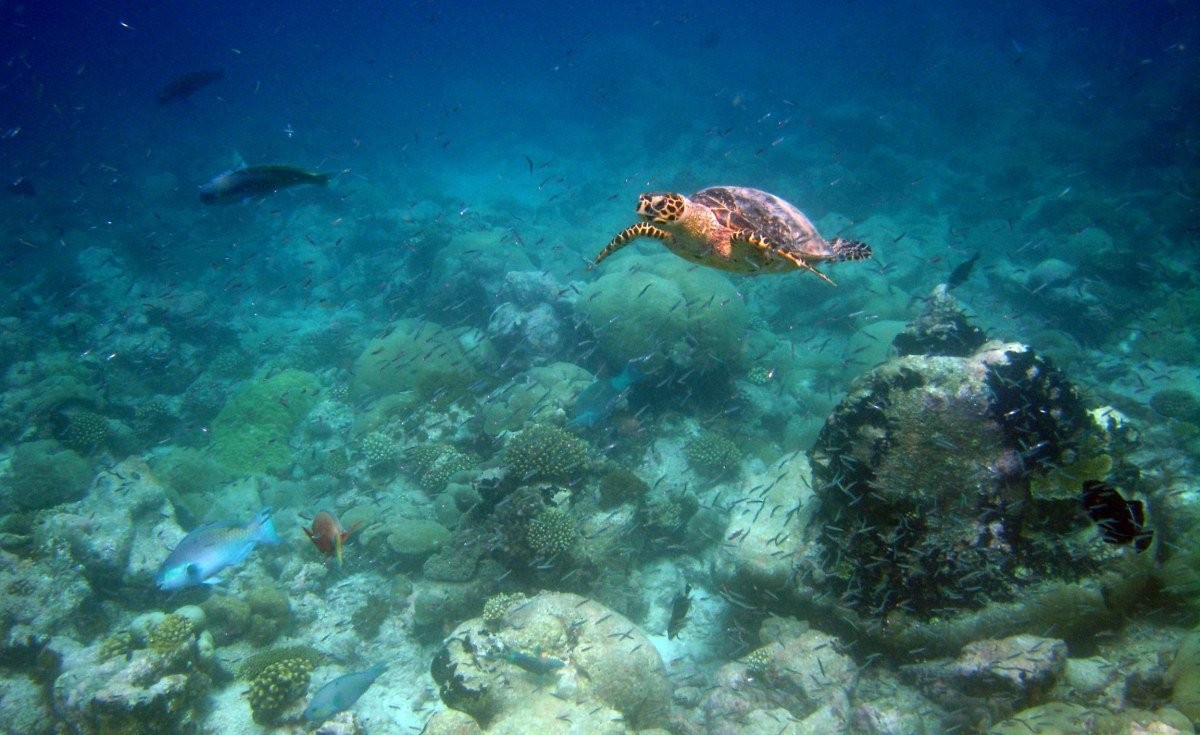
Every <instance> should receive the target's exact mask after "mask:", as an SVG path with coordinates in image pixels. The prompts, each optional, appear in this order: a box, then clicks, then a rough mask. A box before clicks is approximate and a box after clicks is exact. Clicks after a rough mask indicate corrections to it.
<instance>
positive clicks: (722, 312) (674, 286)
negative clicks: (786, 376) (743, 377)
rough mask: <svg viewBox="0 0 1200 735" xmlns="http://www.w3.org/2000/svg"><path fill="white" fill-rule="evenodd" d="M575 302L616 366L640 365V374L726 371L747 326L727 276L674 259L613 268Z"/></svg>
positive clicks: (733, 362)
mask: <svg viewBox="0 0 1200 735" xmlns="http://www.w3.org/2000/svg"><path fill="white" fill-rule="evenodd" d="M577 304H578V306H577V308H578V309H579V311H580V312H581V313H582V314H583V316H584V318H585V319H586V321H587V323H588V325H589V326H590V327H591V328H592V331H593V332H594V333H595V335H596V342H597V343H598V344H599V345H600V349H601V350H602V351H603V352H604V353H605V355H606V356H607V357H608V358H609V359H610V360H611V361H612V362H613V364H617V365H623V364H625V363H627V362H629V361H630V360H634V359H637V360H639V361H640V362H641V365H642V366H643V367H644V369H645V372H654V371H656V370H659V369H661V368H663V367H667V366H674V367H676V368H679V369H682V370H687V369H692V368H695V369H697V370H701V371H727V370H731V369H734V368H735V367H736V366H737V364H738V363H739V362H740V361H741V351H742V342H741V338H742V335H743V333H744V332H745V330H746V326H747V324H748V323H749V315H748V313H747V310H746V305H745V304H744V303H743V302H742V297H741V295H739V294H738V292H737V289H736V288H734V286H733V284H732V283H731V282H730V280H729V279H728V278H726V277H725V276H723V275H721V274H718V273H715V272H712V271H709V270H704V269H696V268H695V267H694V266H689V265H688V264H687V263H686V262H683V261H680V260H679V259H678V258H676V257H674V256H660V257H654V258H645V259H638V260H637V261H636V262H634V263H631V264H629V265H627V266H626V267H624V268H620V269H613V270H612V271H610V272H608V273H606V274H604V275H603V276H601V277H600V278H598V279H596V280H595V281H593V282H592V283H590V284H589V285H588V286H586V287H585V288H584V289H583V292H582V293H581V294H580V296H579V301H578V302H577Z"/></svg>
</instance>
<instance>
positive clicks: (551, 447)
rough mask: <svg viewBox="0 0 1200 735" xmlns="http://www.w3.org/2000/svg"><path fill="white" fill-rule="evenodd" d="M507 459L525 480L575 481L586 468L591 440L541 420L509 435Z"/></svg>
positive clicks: (510, 468) (519, 478)
mask: <svg viewBox="0 0 1200 735" xmlns="http://www.w3.org/2000/svg"><path fill="white" fill-rule="evenodd" d="M504 461H505V464H506V466H507V467H508V471H509V474H510V475H511V476H512V477H514V478H516V479H517V481H518V482H521V483H528V482H532V481H535V480H545V481H549V482H571V481H573V480H575V479H577V478H578V475H579V474H580V473H581V472H583V471H584V470H585V469H586V467H587V465H588V463H589V461H590V453H589V450H588V445H587V442H585V441H584V440H582V439H580V438H579V437H577V436H575V435H574V434H572V433H571V432H569V431H567V430H566V429H562V428H559V427H557V426H552V425H550V424H537V425H534V426H531V427H529V428H528V429H525V430H524V431H522V432H520V433H519V434H517V435H515V436H513V437H512V438H511V439H509V441H508V445H507V446H506V447H505V457H504Z"/></svg>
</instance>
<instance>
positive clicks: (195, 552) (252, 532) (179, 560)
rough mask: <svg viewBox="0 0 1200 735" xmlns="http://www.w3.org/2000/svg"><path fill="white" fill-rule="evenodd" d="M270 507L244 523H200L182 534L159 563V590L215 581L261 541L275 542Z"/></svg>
mask: <svg viewBox="0 0 1200 735" xmlns="http://www.w3.org/2000/svg"><path fill="white" fill-rule="evenodd" d="M282 541H283V540H282V539H281V538H279V535H278V534H276V533H275V524H274V523H272V521H271V509H270V508H263V509H262V510H260V511H259V512H258V515H257V516H255V517H254V520H252V521H250V523H248V524H246V525H245V526H239V525H237V524H236V523H228V522H225V521H217V522H216V523H208V524H205V525H203V526H200V527H199V528H197V529H196V530H194V531H192V532H191V533H189V534H188V535H186V536H184V537H183V540H181V541H180V542H179V545H178V546H176V547H175V549H174V551H172V552H171V553H170V554H169V555H168V556H167V558H166V559H165V560H164V561H163V563H162V565H161V566H160V567H159V568H158V575H157V579H156V581H157V582H158V588H159V589H160V590H178V589H183V588H184V587H192V586H195V585H199V584H217V583H218V582H220V581H221V580H220V579H219V578H218V577H217V576H216V575H217V574H219V573H220V572H221V570H222V569H224V568H226V567H230V566H233V565H234V564H238V563H240V562H242V561H243V560H244V559H245V558H246V557H247V556H249V555H250V552H251V551H254V547H255V546H258V545H259V544H260V543H263V544H278V543H282Z"/></svg>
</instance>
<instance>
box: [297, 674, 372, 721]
mask: <svg viewBox="0 0 1200 735" xmlns="http://www.w3.org/2000/svg"><path fill="white" fill-rule="evenodd" d="M385 670H387V664H385V663H382V662H381V663H377V664H375V665H374V666H372V667H371V668H369V669H366V670H364V671H353V672H351V673H349V674H342V675H341V676H339V677H338V678H336V679H332V680H330V681H329V682H327V683H326V684H325V685H324V686H322V687H321V688H320V689H318V690H317V693H316V694H314V695H313V698H312V701H311V702H309V703H308V706H307V707H305V708H304V719H306V720H308V721H310V722H323V721H325V720H328V719H329V718H330V717H333V716H334V715H336V714H337V713H338V712H341V711H342V710H347V709H350V708H351V707H353V706H354V703H355V702H357V701H358V698H359V697H361V696H362V695H363V692H365V691H367V689H369V688H370V687H371V685H372V684H374V683H375V680H376V679H378V678H379V675H380V674H382V673H383V672H384V671H385Z"/></svg>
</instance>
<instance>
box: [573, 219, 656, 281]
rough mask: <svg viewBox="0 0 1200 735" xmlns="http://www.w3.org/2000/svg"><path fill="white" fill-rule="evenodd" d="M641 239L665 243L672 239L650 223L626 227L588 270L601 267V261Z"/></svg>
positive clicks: (605, 247) (601, 252) (639, 223)
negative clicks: (648, 238) (649, 238)
mask: <svg viewBox="0 0 1200 735" xmlns="http://www.w3.org/2000/svg"><path fill="white" fill-rule="evenodd" d="M639 237H653V238H654V239H655V240H663V241H668V240H671V239H672V235H671V233H669V232H667V231H665V230H660V229H658V228H657V227H655V226H654V225H652V224H650V223H649V222H638V223H637V224H636V225H632V226H630V227H626V228H625V229H624V230H621V232H619V233H617V236H616V237H614V238H613V239H612V241H611V242H610V243H608V245H606V246H604V249H603V250H601V251H600V254H599V255H597V256H596V259H595V260H594V261H592V264H591V265H589V266H588V270H591V269H592V268H595V267H596V266H598V265H600V261H602V260H604V259H605V258H607V257H608V256H610V255H612V254H613V253H615V252H617V251H618V250H620V249H621V248H623V247H625V246H626V245H628V244H629V243H631V242H633V241H634V240H636V239H638V238H639Z"/></svg>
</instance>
